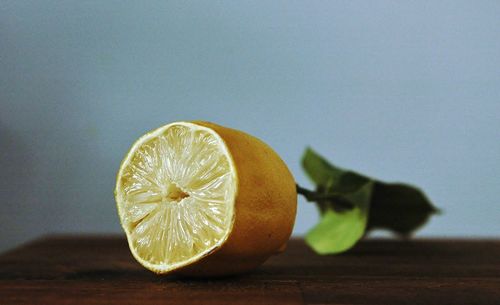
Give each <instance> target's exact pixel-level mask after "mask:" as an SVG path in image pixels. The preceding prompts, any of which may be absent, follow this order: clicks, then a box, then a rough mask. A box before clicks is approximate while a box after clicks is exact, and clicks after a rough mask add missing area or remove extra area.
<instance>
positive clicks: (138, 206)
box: [115, 122, 238, 273]
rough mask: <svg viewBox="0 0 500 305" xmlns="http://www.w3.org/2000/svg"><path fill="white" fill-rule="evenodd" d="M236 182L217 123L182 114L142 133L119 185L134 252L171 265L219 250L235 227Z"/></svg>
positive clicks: (154, 263) (157, 266) (163, 267)
mask: <svg viewBox="0 0 500 305" xmlns="http://www.w3.org/2000/svg"><path fill="white" fill-rule="evenodd" d="M237 185H238V178H237V174H236V169H235V166H234V163H233V160H232V157H231V154H230V153H229V151H228V149H227V147H226V144H225V143H224V141H223V140H222V139H221V137H220V136H219V135H218V134H217V133H216V132H214V131H213V130H212V129H209V128H207V127H203V126H200V125H197V124H194V123H187V122H178V123H173V124H169V125H166V126H163V127H161V128H159V129H156V130H154V131H152V132H150V133H148V134H146V135H144V136H142V137H141V138H140V139H139V140H138V141H137V142H136V143H135V144H134V145H133V146H132V148H131V150H130V152H129V153H128V154H127V156H126V157H125V159H124V160H123V162H122V164H121V166H120V170H119V172H118V177H117V183H116V188H115V196H116V201H117V207H118V214H119V217H120V221H121V224H122V226H123V228H124V230H125V233H126V235H127V239H128V243H129V247H130V250H131V252H132V254H133V255H134V257H135V258H136V259H137V260H138V261H139V262H140V263H141V264H142V265H144V266H145V267H146V268H148V269H150V270H152V271H155V272H157V273H166V272H169V271H172V270H175V269H178V268H181V267H183V266H186V265H190V264H191V263H193V262H196V261H198V260H200V259H201V258H203V257H205V256H207V255H209V254H210V253H211V252H213V251H215V250H216V249H217V248H219V247H220V246H221V245H222V244H223V243H224V242H225V241H226V239H227V238H228V236H229V234H230V232H231V230H232V226H233V223H234V209H235V208H234V205H235V196H236V193H237Z"/></svg>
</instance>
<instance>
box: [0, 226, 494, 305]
mask: <svg viewBox="0 0 500 305" xmlns="http://www.w3.org/2000/svg"><path fill="white" fill-rule="evenodd" d="M0 304H1V305H10V304H389V305H390V304H395V305H397V304H412V305H418V304H439V305H443V304H454V305H460V304H467V305H469V304H495V305H497V304H500V241H498V240H416V241H394V240H368V241H364V242H362V243H360V244H359V245H358V246H357V247H356V248H355V249H353V250H352V251H350V252H349V253H346V254H343V255H337V256H318V255H316V254H314V253H313V252H312V251H311V250H310V249H309V248H307V247H306V245H305V244H304V242H303V241H302V240H292V241H291V242H290V243H289V246H288V249H287V251H286V252H285V253H284V254H282V255H279V256H275V257H273V258H271V259H270V260H269V261H268V262H266V264H264V265H263V266H262V267H261V268H260V269H258V270H256V271H255V272H253V273H250V274H246V275H242V276H237V277H230V278H224V279H210V280H193V279H182V278H176V277H172V276H157V275H154V274H152V273H150V272H149V271H147V270H145V269H143V268H142V267H141V266H140V265H139V264H137V263H136V262H135V261H134V260H133V258H132V256H131V255H130V253H129V250H128V247H127V244H126V241H125V239H124V238H122V237H118V236H52V237H46V238H42V239H39V240H36V241H34V242H31V243H29V244H27V245H25V246H22V247H19V248H17V249H14V250H12V251H9V252H7V253H4V254H3V255H1V256H0Z"/></svg>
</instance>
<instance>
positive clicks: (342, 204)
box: [295, 184, 354, 209]
mask: <svg viewBox="0 0 500 305" xmlns="http://www.w3.org/2000/svg"><path fill="white" fill-rule="evenodd" d="M295 185H296V187H297V193H298V194H300V195H302V196H304V198H305V199H306V200H307V201H309V202H316V203H318V205H320V206H323V205H325V203H326V202H327V203H329V204H332V205H333V206H334V207H336V208H340V209H352V208H354V205H353V204H352V202H351V201H349V200H348V199H346V198H345V197H344V196H342V195H341V194H338V193H333V192H329V193H323V192H318V191H311V190H308V189H306V188H303V187H301V186H300V185H298V184H295Z"/></svg>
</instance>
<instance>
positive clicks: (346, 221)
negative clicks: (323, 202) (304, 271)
mask: <svg viewBox="0 0 500 305" xmlns="http://www.w3.org/2000/svg"><path fill="white" fill-rule="evenodd" d="M372 189H373V183H372V182H367V183H366V184H365V185H364V186H362V187H361V188H360V189H359V190H357V191H356V192H354V193H351V194H349V195H346V197H348V199H349V200H351V201H352V202H354V203H355V204H356V207H355V208H353V209H351V210H349V211H343V212H337V211H335V210H334V209H327V210H326V211H325V212H324V213H323V214H322V217H321V221H320V222H319V223H318V224H317V225H316V226H315V227H314V228H313V229H312V230H311V231H309V232H308V233H307V235H306V239H305V240H306V242H307V244H308V245H309V246H310V247H311V248H313V250H314V251H316V252H317V253H319V254H335V253H340V252H343V251H346V250H348V249H350V248H351V247H352V246H353V245H354V244H356V242H357V241H358V240H359V239H360V238H361V237H363V235H364V233H365V228H366V222H367V218H368V211H369V203H370V197H371V192H372Z"/></svg>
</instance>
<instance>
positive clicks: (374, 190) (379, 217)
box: [301, 148, 438, 254]
mask: <svg viewBox="0 0 500 305" xmlns="http://www.w3.org/2000/svg"><path fill="white" fill-rule="evenodd" d="M302 166H303V168H304V170H305V172H306V174H307V175H308V176H309V178H310V179H311V180H312V181H313V182H314V183H315V185H316V192H312V191H307V190H305V189H302V193H301V194H303V195H304V196H306V198H307V199H308V200H310V201H315V202H316V204H317V206H318V208H319V210H320V212H321V220H320V222H319V223H318V225H317V226H315V227H314V228H313V229H312V230H311V231H310V232H309V233H308V234H307V236H306V241H307V243H308V244H309V245H310V246H311V247H312V248H313V249H314V250H315V251H317V252H318V253H320V254H330V253H339V252H342V251H345V250H348V249H349V248H350V247H352V246H353V245H354V244H355V243H356V241H358V240H359V239H360V238H361V237H362V236H363V235H364V233H365V229H368V230H372V229H377V228H383V229H389V230H391V231H394V232H395V233H397V234H399V235H402V236H406V235H409V234H411V232H413V231H414V230H416V229H417V228H418V227H420V226H422V225H423V224H424V223H425V222H426V221H427V220H428V219H429V217H430V216H431V215H432V214H434V213H436V212H438V210H437V209H436V208H435V207H434V206H433V205H432V203H431V202H430V201H429V200H428V199H427V197H426V196H425V194H424V193H423V192H422V191H421V190H420V189H418V188H416V187H413V186H411V185H408V184H401V183H385V182H381V181H377V180H375V179H373V178H369V177H367V176H365V175H362V174H359V173H356V172H354V171H350V170H345V169H342V168H340V167H337V166H334V165H333V164H331V163H329V162H328V161H327V160H325V159H324V158H323V157H322V156H320V155H319V154H318V153H316V152H315V151H314V150H312V149H311V148H307V149H306V151H305V152H304V155H303V157H302ZM341 201H342V202H341ZM346 202H347V203H348V205H347V206H350V207H352V208H351V209H347V210H346V208H345V207H346Z"/></svg>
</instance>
